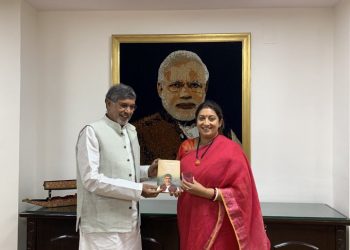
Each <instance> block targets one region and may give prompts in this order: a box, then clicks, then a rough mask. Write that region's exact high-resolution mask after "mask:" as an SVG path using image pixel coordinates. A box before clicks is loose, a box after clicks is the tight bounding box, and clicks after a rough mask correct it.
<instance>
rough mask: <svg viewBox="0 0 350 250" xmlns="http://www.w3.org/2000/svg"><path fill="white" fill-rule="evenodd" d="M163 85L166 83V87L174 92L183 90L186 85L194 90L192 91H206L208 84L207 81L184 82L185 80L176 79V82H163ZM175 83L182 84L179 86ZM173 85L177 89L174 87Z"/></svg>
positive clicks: (191, 90)
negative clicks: (195, 85)
mask: <svg viewBox="0 0 350 250" xmlns="http://www.w3.org/2000/svg"><path fill="white" fill-rule="evenodd" d="M161 84H162V85H165V87H166V89H167V90H169V91H170V92H172V93H178V92H180V91H181V89H182V88H184V87H185V86H186V88H187V89H188V90H189V91H190V92H192V93H202V92H203V91H206V85H207V83H201V82H198V81H192V82H185V83H184V82H183V81H174V82H170V83H168V82H161ZM192 84H193V85H194V84H197V85H198V87H195V88H194V87H191V85H192ZM175 85H180V86H179V87H177V86H175ZM172 86H174V88H176V89H172ZM197 89H198V90H197Z"/></svg>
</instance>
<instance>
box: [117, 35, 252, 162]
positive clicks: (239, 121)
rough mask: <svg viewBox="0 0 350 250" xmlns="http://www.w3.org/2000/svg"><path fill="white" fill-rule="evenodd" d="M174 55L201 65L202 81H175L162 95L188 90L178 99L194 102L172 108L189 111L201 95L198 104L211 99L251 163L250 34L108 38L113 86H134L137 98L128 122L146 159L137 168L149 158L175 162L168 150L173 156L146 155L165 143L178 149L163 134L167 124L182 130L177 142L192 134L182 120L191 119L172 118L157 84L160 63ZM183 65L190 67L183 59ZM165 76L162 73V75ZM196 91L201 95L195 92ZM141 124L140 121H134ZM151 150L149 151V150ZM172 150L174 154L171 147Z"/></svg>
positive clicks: (174, 140)
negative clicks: (122, 84)
mask: <svg viewBox="0 0 350 250" xmlns="http://www.w3.org/2000/svg"><path fill="white" fill-rule="evenodd" d="M177 54H185V55H186V56H188V58H192V56H194V57H195V58H196V59H195V60H197V62H196V63H197V64H198V65H199V66H196V67H197V68H198V67H202V66H201V65H204V66H203V67H205V72H206V73H205V77H204V78H205V80H196V81H193V82H190V83H189V82H187V83H183V82H181V81H176V83H173V84H172V85H170V86H167V87H168V89H167V91H168V90H169V91H170V92H169V93H170V94H172V93H176V94H178V95H180V91H182V92H186V91H187V95H186V96H185V94H184V96H182V97H181V98H183V100H185V99H186V100H187V102H188V103H190V102H191V101H190V99H191V100H192V99H193V103H194V104H188V103H186V104H187V106H188V107H186V104H176V105H178V106H181V105H182V107H183V108H190V107H189V106H190V105H193V107H195V106H198V105H197V104H199V103H198V102H197V103H196V102H195V100H196V95H197V97H198V96H199V97H203V99H199V100H201V102H202V101H204V99H205V100H207V99H210V100H213V101H215V102H216V103H218V104H219V105H220V107H221V108H222V110H223V115H224V121H225V128H226V129H227V128H229V130H230V131H231V132H232V134H233V135H234V136H235V139H236V140H237V141H239V142H240V143H241V144H242V147H243V150H244V151H245V153H246V155H247V157H248V159H250V34H249V33H237V34H177V35H176V34H175V35H169V34H167V35H113V36H112V59H111V72H112V83H113V84H118V83H124V84H128V85H130V86H132V87H133V89H134V90H135V92H136V94H137V107H138V108H137V109H136V111H135V112H134V114H133V117H132V120H131V121H130V122H131V123H132V124H136V125H137V126H136V127H137V130H138V134H139V140H140V146H141V154H142V151H143V154H145V155H149V159H148V160H145V159H146V158H147V157H145V158H144V160H142V157H143V156H142V155H141V164H150V159H152V158H153V157H154V158H174V157H173V156H174V154H175V155H176V153H177V152H175V153H174V152H173V153H172V155H166V153H165V152H164V153H159V154H158V153H151V152H150V151H152V150H155V151H157V150H159V152H160V151H162V150H163V149H164V148H167V146H165V144H166V143H167V142H169V141H170V143H172V144H174V145H176V147H177V146H178V144H179V142H180V141H178V139H177V138H176V136H177V135H175V134H174V135H172V133H170V132H169V130H167V128H168V127H170V126H172V125H171V124H167V122H173V123H174V124H175V123H176V124H177V125H178V126H179V127H180V128H181V129H182V131H184V132H182V131H181V130H179V129H178V128H176V129H178V130H179V131H180V132H181V133H180V135H179V137H180V139H182V140H183V139H185V137H186V136H188V134H190V135H189V136H191V125H189V124H188V122H187V120H191V119H193V117H188V119H187V117H185V118H183V119H182V117H181V114H180V115H179V117H177V116H176V114H172V112H171V107H170V108H169V107H167V105H168V104H169V103H170V101H169V103H168V102H167V101H166V100H164V98H163V96H162V94H163V92H162V91H163V89H162V87H161V86H162V85H161V82H162V79H163V78H162V77H161V76H160V75H161V74H163V71H162V70H163V69H164V67H165V66H164V64H166V65H167V63H168V64H169V62H167V63H165V61H167V60H168V59H169V58H172V57H174V56H175V55H177ZM166 58H167V59H166ZM165 59H166V60H165ZM169 60H170V59H169ZM188 60H192V59H188ZM186 63H187V65H190V63H189V62H188V61H187V62H186ZM183 65H186V64H185V63H184V64H183ZM177 66H178V65H177ZM183 68H184V72H183V73H182V76H183V77H184V79H185V78H186V76H185V75H186V74H187V73H186V72H185V71H186V67H183ZM178 69H180V67H178ZM198 70H200V69H198ZM164 75H166V74H165V73H164ZM188 77H189V76H187V78H188ZM199 78H200V77H199ZM204 78H203V79H204ZM186 84H187V85H186ZM201 91H202V92H203V93H200V92H201ZM199 94H202V95H199ZM170 105H171V103H170ZM161 110H165V113H167V112H166V111H168V113H169V114H170V117H171V119H167V118H165V119H164V121H163V120H162V119H163V118H164V117H163V116H162V111H161ZM156 114H158V116H157V115H156ZM169 114H168V115H169ZM172 118H174V119H172ZM141 120H142V122H139V121H141ZM156 120H157V122H159V123H158V124H157V125H154V126H153V127H152V126H151V125H150V124H153V123H154V124H156ZM140 124H141V125H140ZM138 126H139V127H138ZM174 126H175V125H174ZM192 126H193V125H192ZM146 127H147V128H146ZM143 128H145V129H146V130H147V132H145V133H144V134H145V135H144V136H143V135H142V133H140V131H141V130H142V129H143ZM151 129H152V130H156V132H155V133H154V134H152V132H151ZM184 129H186V130H184ZM187 132H188V133H187ZM159 134H161V137H159V139H157V138H156V136H157V135H159ZM147 136H149V137H150V139H149V140H148V141H149V142H147V138H146V137H147ZM144 144H153V145H150V147H148V145H146V146H145V148H143V145H144ZM152 147H153V149H151V148H152ZM157 147H158V148H157ZM176 147H175V148H176ZM164 150H165V149H164ZM168 150H170V149H168ZM171 150H172V151H174V149H171ZM164 155H165V156H164ZM169 160H172V159H169Z"/></svg>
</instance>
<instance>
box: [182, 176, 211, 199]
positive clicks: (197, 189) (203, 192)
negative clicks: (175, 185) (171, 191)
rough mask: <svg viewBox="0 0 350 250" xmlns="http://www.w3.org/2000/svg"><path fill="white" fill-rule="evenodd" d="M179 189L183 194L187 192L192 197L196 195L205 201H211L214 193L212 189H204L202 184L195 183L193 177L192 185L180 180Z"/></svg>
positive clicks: (183, 179)
mask: <svg viewBox="0 0 350 250" xmlns="http://www.w3.org/2000/svg"><path fill="white" fill-rule="evenodd" d="M181 188H182V189H183V190H184V191H185V192H188V193H190V194H192V195H196V196H199V197H203V198H206V199H211V198H212V197H213V195H214V192H215V191H214V189H213V188H206V187H204V186H203V185H202V184H200V183H199V182H198V181H196V180H195V179H194V177H193V183H191V182H188V181H186V180H185V178H182V184H181Z"/></svg>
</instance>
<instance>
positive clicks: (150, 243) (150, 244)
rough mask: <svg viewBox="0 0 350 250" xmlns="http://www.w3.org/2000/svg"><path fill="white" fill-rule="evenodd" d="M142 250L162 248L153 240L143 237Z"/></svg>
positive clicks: (159, 249)
mask: <svg viewBox="0 0 350 250" xmlns="http://www.w3.org/2000/svg"><path fill="white" fill-rule="evenodd" d="M142 250H163V246H162V244H160V243H159V242H158V241H157V240H155V239H154V238H150V237H143V238H142Z"/></svg>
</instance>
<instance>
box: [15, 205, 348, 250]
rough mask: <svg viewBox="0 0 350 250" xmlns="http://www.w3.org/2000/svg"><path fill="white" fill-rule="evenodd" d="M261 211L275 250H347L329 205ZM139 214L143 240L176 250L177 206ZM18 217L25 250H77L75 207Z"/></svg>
mask: <svg viewBox="0 0 350 250" xmlns="http://www.w3.org/2000/svg"><path fill="white" fill-rule="evenodd" d="M155 203H156V204H157V205H155ZM261 207H262V212H263V216H264V222H265V225H266V230H267V234H268V236H269V238H270V241H271V245H272V248H271V249H280V250H304V249H305V250H317V249H320V250H346V239H347V234H346V227H347V226H348V225H350V220H349V218H347V217H346V216H344V215H342V214H341V213H339V212H338V211H336V210H335V209H333V208H331V207H329V206H328V205H325V204H314V203H310V204H308V203H262V204H261ZM140 211H141V214H142V217H141V219H142V222H141V233H142V237H143V238H147V239H155V240H156V241H157V242H158V243H159V244H160V245H162V246H163V249H165V250H173V249H174V250H175V249H178V234H177V225H176V200H149V199H147V200H142V201H141V203H140ZM20 216H21V217H25V218H27V250H48V249H50V250H60V249H64V250H70V249H74V250H76V249H78V234H77V233H76V232H75V219H76V213H75V207H66V208H56V209H48V208H41V207H35V208H33V209H31V210H28V211H25V212H22V213H20ZM169 228H170V229H169ZM143 250H148V249H147V248H144V249H143Z"/></svg>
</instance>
